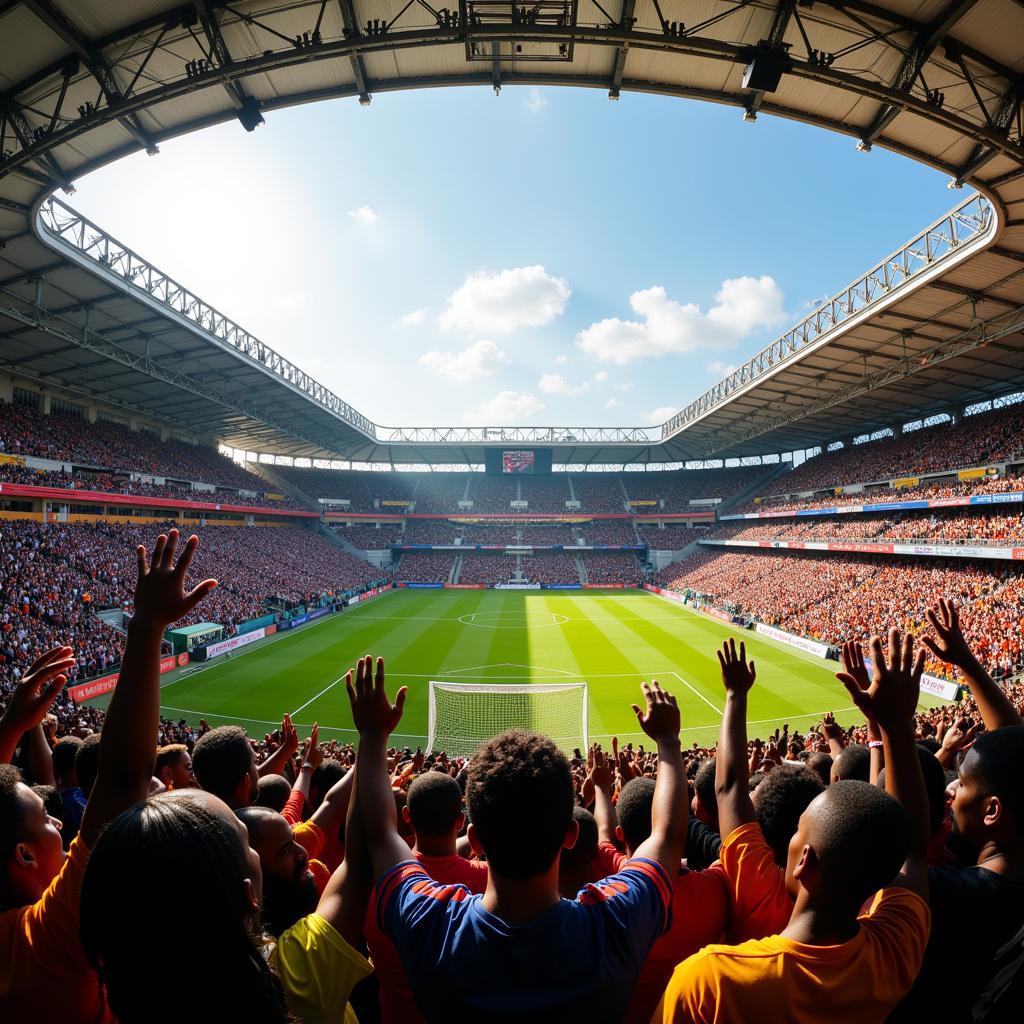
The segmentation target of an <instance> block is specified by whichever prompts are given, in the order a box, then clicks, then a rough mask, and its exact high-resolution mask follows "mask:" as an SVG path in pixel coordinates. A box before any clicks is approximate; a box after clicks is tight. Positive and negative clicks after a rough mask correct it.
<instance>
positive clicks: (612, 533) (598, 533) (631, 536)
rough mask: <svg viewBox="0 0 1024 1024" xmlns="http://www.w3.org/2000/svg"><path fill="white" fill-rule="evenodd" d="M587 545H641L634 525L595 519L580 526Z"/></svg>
mask: <svg viewBox="0 0 1024 1024" xmlns="http://www.w3.org/2000/svg"><path fill="white" fill-rule="evenodd" d="M580 533H581V534H582V536H583V542H584V543H585V544H639V543H640V541H639V540H637V536H636V530H634V529H633V524H632V523H631V522H629V521H628V520H623V519H593V520H591V521H590V522H589V523H583V524H582V525H581V526H580Z"/></svg>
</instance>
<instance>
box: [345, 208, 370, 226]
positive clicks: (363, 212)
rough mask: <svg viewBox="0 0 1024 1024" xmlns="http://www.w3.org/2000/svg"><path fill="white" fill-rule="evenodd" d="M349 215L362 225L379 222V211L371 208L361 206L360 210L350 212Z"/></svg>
mask: <svg viewBox="0 0 1024 1024" xmlns="http://www.w3.org/2000/svg"><path fill="white" fill-rule="evenodd" d="M348 215H349V216H350V217H351V218H352V219H353V220H357V221H359V223H360V224H372V223H373V222H374V221H375V220H377V211H376V210H374V209H373V208H372V207H370V206H360V207H359V208H358V209H355V210H349V211H348Z"/></svg>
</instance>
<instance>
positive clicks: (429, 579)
mask: <svg viewBox="0 0 1024 1024" xmlns="http://www.w3.org/2000/svg"><path fill="white" fill-rule="evenodd" d="M455 559H456V555H454V554H449V553H448V552H436V553H430V552H426V551H424V552H420V551H407V552H406V553H405V554H403V555H402V557H401V558H400V559H399V560H398V564H397V565H396V566H395V568H394V570H393V572H392V575H393V576H394V579H395V581H396V582H406V583H447V582H448V580H449V579H450V578H451V574H452V566H454V565H455Z"/></svg>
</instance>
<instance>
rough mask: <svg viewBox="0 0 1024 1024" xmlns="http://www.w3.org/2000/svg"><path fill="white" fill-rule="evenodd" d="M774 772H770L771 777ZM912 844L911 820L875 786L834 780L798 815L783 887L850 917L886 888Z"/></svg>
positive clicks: (794, 894)
mask: <svg viewBox="0 0 1024 1024" xmlns="http://www.w3.org/2000/svg"><path fill="white" fill-rule="evenodd" d="M772 774H774V772H773V773H772ZM909 846H910V819H909V818H908V816H907V812H906V811H905V810H904V809H903V806H902V805H901V804H900V803H899V801H897V800H895V799H893V798H892V797H891V796H889V794H888V793H886V792H885V791H884V790H882V789H879V788H878V786H872V785H871V784H870V783H867V782H858V781H856V780H854V779H847V780H845V781H842V780H841V781H839V782H833V783H832V784H831V785H830V786H828V787H827V788H826V789H825V790H824V792H822V793H821V794H819V795H818V796H816V797H815V798H814V799H813V800H812V801H811V803H810V804H809V806H808V807H807V810H805V811H804V812H803V814H801V815H800V820H799V823H798V825H797V829H796V832H795V833H794V834H793V838H792V839H791V840H790V843H789V851H788V856H787V858H786V888H787V890H788V891H789V894H790V895H791V896H792V897H793V898H794V899H796V898H797V897H798V896H799V895H800V893H801V890H803V891H805V892H807V893H809V894H810V897H811V898H812V899H813V900H815V901H819V902H821V903H827V904H829V905H830V906H832V907H839V908H840V909H841V910H842V911H843V912H845V913H848V914H849V915H850V917H851V920H852V919H854V918H855V917H856V915H857V912H858V911H859V910H860V908H861V906H862V905H863V903H864V901H865V900H866V899H867V898H868V897H869V896H871V894H872V893H875V892H877V891H878V890H879V889H881V888H882V887H883V886H885V885H887V884H888V883H889V882H890V881H892V879H893V878H895V876H896V874H897V873H898V872H899V870H900V867H901V866H902V865H903V862H904V860H906V857H907V850H908V848H909Z"/></svg>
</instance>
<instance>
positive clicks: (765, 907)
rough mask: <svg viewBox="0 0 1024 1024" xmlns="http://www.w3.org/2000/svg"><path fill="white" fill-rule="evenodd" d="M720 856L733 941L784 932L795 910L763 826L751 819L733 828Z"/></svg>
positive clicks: (742, 940) (730, 937) (723, 844)
mask: <svg viewBox="0 0 1024 1024" xmlns="http://www.w3.org/2000/svg"><path fill="white" fill-rule="evenodd" d="M720 856H721V861H722V868H723V869H724V871H725V875H726V880H727V884H728V886H729V898H730V901H731V903H732V912H731V919H730V923H729V939H730V941H732V942H745V941H746V940H747V939H761V938H764V936H766V935H777V934H778V933H779V932H781V931H783V930H784V929H785V927H786V925H787V924H789V918H790V915H791V914H792V913H793V900H792V898H791V897H790V895H789V893H788V892H786V876H785V873H784V872H783V870H782V868H780V867H779V866H778V864H776V863H775V855H774V854H773V853H772V849H771V847H770V846H769V845H768V844H767V843H766V842H765V840H764V836H763V835H762V833H761V826H760V825H758V823H757V822H756V821H752V822H748V823H747V824H746V825H740V827H739V828H737V829H733V831H732V832H731V833H730V834H729V835H728V836H726V838H725V842H724V843H722V850H721V854H720Z"/></svg>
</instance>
